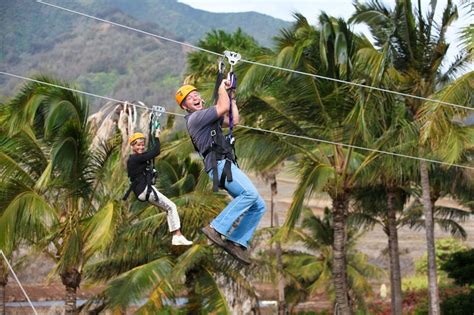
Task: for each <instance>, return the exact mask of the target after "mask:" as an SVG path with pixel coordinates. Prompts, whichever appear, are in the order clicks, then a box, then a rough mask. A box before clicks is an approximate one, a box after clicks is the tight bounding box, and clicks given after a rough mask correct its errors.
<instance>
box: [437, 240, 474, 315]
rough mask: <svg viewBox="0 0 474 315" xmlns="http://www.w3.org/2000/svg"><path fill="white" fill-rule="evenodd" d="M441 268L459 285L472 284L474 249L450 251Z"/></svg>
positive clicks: (473, 282)
mask: <svg viewBox="0 0 474 315" xmlns="http://www.w3.org/2000/svg"><path fill="white" fill-rule="evenodd" d="M441 269H442V270H444V271H446V272H447V273H448V276H449V277H450V278H452V279H454V281H455V282H456V283H457V284H459V285H473V284H474V249H470V250H465V248H464V250H458V251H455V252H450V254H449V256H448V257H447V259H445V260H444V261H443V263H442V265H441ZM473 309H474V308H473Z"/></svg>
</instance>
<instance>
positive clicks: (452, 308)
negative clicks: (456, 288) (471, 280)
mask: <svg viewBox="0 0 474 315" xmlns="http://www.w3.org/2000/svg"><path fill="white" fill-rule="evenodd" d="M472 310H474V290H471V292H470V293H467V294H459V295H455V296H452V297H449V298H447V299H446V300H444V301H443V302H442V303H441V311H442V312H443V314H444V315H471V314H472Z"/></svg>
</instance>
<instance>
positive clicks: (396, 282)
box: [387, 190, 403, 315]
mask: <svg viewBox="0 0 474 315" xmlns="http://www.w3.org/2000/svg"><path fill="white" fill-rule="evenodd" d="M394 199H395V193H394V192H393V191H392V190H389V191H388V195H387V208H388V216H387V217H388V248H389V253H390V288H391V290H390V294H391V310H392V314H393V315H402V312H403V308H402V301H403V300H402V280H401V272H400V256H399V252H398V229H397V215H396V209H395V205H394Z"/></svg>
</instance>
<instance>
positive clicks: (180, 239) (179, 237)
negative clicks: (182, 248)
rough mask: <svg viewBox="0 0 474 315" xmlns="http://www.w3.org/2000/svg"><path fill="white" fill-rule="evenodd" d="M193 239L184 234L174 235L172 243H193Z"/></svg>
mask: <svg viewBox="0 0 474 315" xmlns="http://www.w3.org/2000/svg"><path fill="white" fill-rule="evenodd" d="M192 244H193V242H192V241H188V240H187V239H186V237H184V235H173V238H172V239H171V245H175V246H179V245H187V246H189V245H192Z"/></svg>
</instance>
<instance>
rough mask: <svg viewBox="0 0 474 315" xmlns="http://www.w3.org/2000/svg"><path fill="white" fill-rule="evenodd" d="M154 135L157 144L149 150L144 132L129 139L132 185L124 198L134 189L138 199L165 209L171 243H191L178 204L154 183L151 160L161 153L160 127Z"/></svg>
mask: <svg viewBox="0 0 474 315" xmlns="http://www.w3.org/2000/svg"><path fill="white" fill-rule="evenodd" d="M154 136H155V146H154V147H153V148H152V149H151V150H150V151H147V152H145V135H144V134H143V133H140V132H136V133H134V134H133V135H132V136H131V137H130V138H129V139H128V143H129V144H130V147H131V148H132V152H133V153H132V154H131V155H130V157H129V158H128V161H127V172H128V177H129V178H130V181H131V185H130V188H129V190H128V191H127V193H126V194H125V196H124V198H123V199H124V200H125V199H127V197H128V195H129V194H130V192H131V191H133V192H134V193H135V195H136V196H137V198H138V200H140V201H143V202H146V201H148V202H149V203H151V204H153V205H155V206H157V207H160V208H162V209H165V210H166V211H167V213H168V214H167V217H166V218H167V221H168V227H169V230H170V232H171V233H173V238H172V239H171V244H172V245H191V244H192V243H193V242H192V241H188V240H187V239H186V238H185V237H184V235H183V234H181V230H180V228H181V223H180V220H179V215H178V210H177V209H176V205H175V204H174V202H172V201H171V200H169V199H168V198H167V197H166V196H165V195H163V194H162V193H160V192H159V191H158V189H156V187H155V186H154V185H153V184H154V176H155V170H154V169H153V167H152V163H151V160H152V159H154V158H155V157H157V156H158V155H159V154H160V139H159V137H160V129H156V131H155V135H154Z"/></svg>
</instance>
